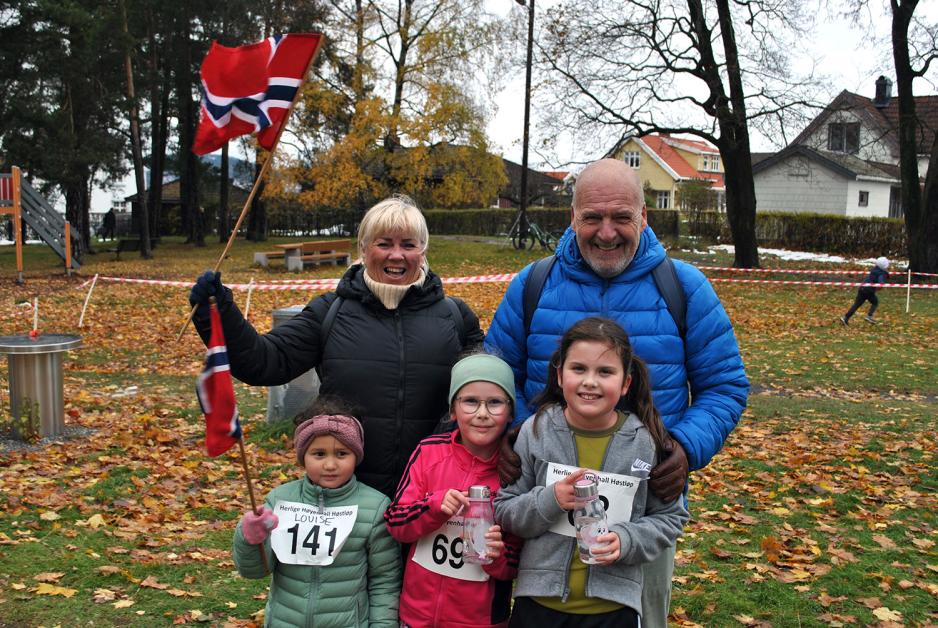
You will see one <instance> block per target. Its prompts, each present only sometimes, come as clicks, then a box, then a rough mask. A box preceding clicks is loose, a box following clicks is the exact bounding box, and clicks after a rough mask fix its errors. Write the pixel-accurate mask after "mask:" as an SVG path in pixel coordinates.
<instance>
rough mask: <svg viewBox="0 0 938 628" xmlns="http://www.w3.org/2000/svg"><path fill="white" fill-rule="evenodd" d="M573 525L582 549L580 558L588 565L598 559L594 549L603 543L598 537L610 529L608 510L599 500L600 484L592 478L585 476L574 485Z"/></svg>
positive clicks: (578, 543) (579, 546)
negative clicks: (607, 518)
mask: <svg viewBox="0 0 938 628" xmlns="http://www.w3.org/2000/svg"><path fill="white" fill-rule="evenodd" d="M573 498H574V500H575V501H576V506H575V507H574V509H573V526H574V527H575V528H576V543H577V547H578V548H579V550H580V560H581V561H583V562H584V563H586V564H587V565H595V564H596V563H597V562H598V561H597V560H596V558H595V557H594V556H593V553H592V551H591V550H592V549H593V548H595V547H597V546H599V545H603V543H600V542H599V541H598V540H597V539H598V538H599V537H600V536H602V535H603V534H606V533H607V532H608V531H609V527H608V526H607V525H606V510H605V508H603V503H602V502H601V501H600V500H599V486H598V485H597V484H596V482H595V481H594V480H592V479H587V478H584V479H582V480H578V481H577V482H576V483H575V484H574V485H573Z"/></svg>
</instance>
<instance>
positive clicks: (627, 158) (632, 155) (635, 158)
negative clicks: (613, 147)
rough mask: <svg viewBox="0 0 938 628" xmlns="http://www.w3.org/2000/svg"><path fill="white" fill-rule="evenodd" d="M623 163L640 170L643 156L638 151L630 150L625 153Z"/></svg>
mask: <svg viewBox="0 0 938 628" xmlns="http://www.w3.org/2000/svg"><path fill="white" fill-rule="evenodd" d="M622 161H624V162H625V163H626V164H628V165H629V166H631V167H632V168H638V167H639V166H640V165H641V163H642V162H641V156H640V155H639V152H638V151H637V150H629V151H626V152H625V153H623V155H622Z"/></svg>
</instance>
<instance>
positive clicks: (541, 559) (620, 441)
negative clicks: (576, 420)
mask: <svg viewBox="0 0 938 628" xmlns="http://www.w3.org/2000/svg"><path fill="white" fill-rule="evenodd" d="M534 423H535V422H534V420H533V417H532V419H529V420H527V421H525V422H524V424H523V425H522V427H521V433H520V434H519V435H518V441H517V443H515V453H517V454H518V455H519V456H520V457H521V477H520V478H519V479H518V481H517V482H515V483H514V484H512V485H510V486H508V487H507V488H503V489H502V490H500V491H499V492H498V495H497V496H496V497H495V520H496V522H497V523H498V524H499V525H501V526H502V527H503V528H504V529H505V530H506V531H508V532H511V533H512V534H516V535H518V536H520V537H522V538H524V539H525V542H524V549H523V550H522V552H521V562H520V565H519V567H518V578H517V580H516V583H515V597H525V596H530V597H539V596H543V597H560V598H561V599H566V597H567V595H568V594H569V586H568V580H569V574H568V571H569V565H570V560H571V558H572V556H573V553H574V552H575V551H576V539H574V538H571V537H568V536H563V535H561V534H556V533H554V532H551V531H550V530H549V528H550V527H551V525H553V523H554V522H555V521H556V520H557V519H558V518H559V517H565V516H567V512H566V511H565V510H563V509H561V508H560V504H558V503H557V499H556V498H555V497H554V490H553V487H548V486H546V476H547V467H548V465H549V464H550V463H552V462H553V463H557V464H565V465H570V466H577V465H578V460H577V449H576V441H575V440H574V434H573V431H572V430H571V429H570V427H569V426H568V425H567V421H566V419H565V418H564V415H563V409H562V408H561V407H560V406H553V407H551V408H548V409H547V410H545V411H544V412H543V413H541V415H540V417H539V418H538V420H537V435H536V436H535V435H534ZM636 459H641V460H646V461H651V462H654V461H655V460H657V456H656V453H655V444H654V441H653V440H652V437H651V434H650V433H649V432H648V430H647V429H645V427H644V425H642V423H641V421H640V420H639V418H638V417H637V416H635V415H634V414H629V416H628V417H627V418H626V420H625V421H624V422H623V423H622V426H621V427H620V428H619V429H618V430H617V431H616V432H615V433H613V435H612V437H611V438H610V441H609V445H608V447H607V449H606V453H605V456H604V457H603V465H602V469H598V470H599V471H604V472H608V473H618V474H623V475H634V473H633V472H632V471H631V465H632V463H633V461H635V460H636ZM687 518H688V514H687V509H686V508H684V505H683V500H682V499H681V498H678V499H676V500H675V501H673V502H671V503H668V504H666V503H664V502H662V501H661V500H659V499H658V498H657V497H656V496H655V495H653V494H652V493H651V491H649V490H648V482H641V484H640V485H639V487H638V489H637V492H636V493H635V497H634V500H633V502H632V516H631V520H630V521H629V522H627V523H619V524H615V525H610V526H609V531H610V532H615V533H616V534H618V535H619V542H620V546H621V549H620V552H619V553H620V557H619V560H618V561H617V562H616V563H614V564H612V565H590V566H589V567H588V575H587V579H586V595H587V596H588V597H595V598H601V599H604V600H611V601H613V602H617V603H619V604H623V605H625V606H629V607H631V608H633V609H635V610H636V611H638V612H639V613H641V609H642V564H643V563H647V562H649V561H651V560H653V559H654V558H655V557H656V556H658V554H659V553H661V551H662V550H664V549H665V548H666V547H669V546H671V545H673V544H674V542H675V540H676V539H677V537H679V536H680V535H681V531H682V529H683V526H684V523H686V522H687Z"/></svg>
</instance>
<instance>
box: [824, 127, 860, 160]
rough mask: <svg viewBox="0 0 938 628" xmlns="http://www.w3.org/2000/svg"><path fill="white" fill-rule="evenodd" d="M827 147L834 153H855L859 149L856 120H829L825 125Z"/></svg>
mask: <svg viewBox="0 0 938 628" xmlns="http://www.w3.org/2000/svg"><path fill="white" fill-rule="evenodd" d="M827 149H828V150H830V151H834V152H836V153H850V154H856V153H857V152H859V150H860V124H859V123H858V122H831V123H830V124H828V125H827Z"/></svg>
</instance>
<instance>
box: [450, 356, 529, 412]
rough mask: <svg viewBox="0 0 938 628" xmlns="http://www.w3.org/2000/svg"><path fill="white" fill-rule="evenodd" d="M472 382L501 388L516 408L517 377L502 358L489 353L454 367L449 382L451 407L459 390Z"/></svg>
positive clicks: (458, 363)
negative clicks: (488, 383)
mask: <svg viewBox="0 0 938 628" xmlns="http://www.w3.org/2000/svg"><path fill="white" fill-rule="evenodd" d="M472 382H491V383H493V384H495V385H496V386H499V387H501V389H502V390H504V391H505V394H506V395H508V397H509V398H510V399H511V403H512V406H514V404H515V375H514V373H512V372H511V367H510V366H508V364H506V363H505V361H504V360H502V359H501V358H496V357H495V356H494V355H489V354H487V353H477V354H475V355H470V356H469V357H466V358H463V359H462V360H460V361H459V362H457V363H456V364H455V365H453V373H452V375H451V377H450V382H449V403H450V405H453V398H454V397H455V396H456V393H458V392H459V389H460V388H462V387H463V386H465V385H466V384H471V383H472Z"/></svg>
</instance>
